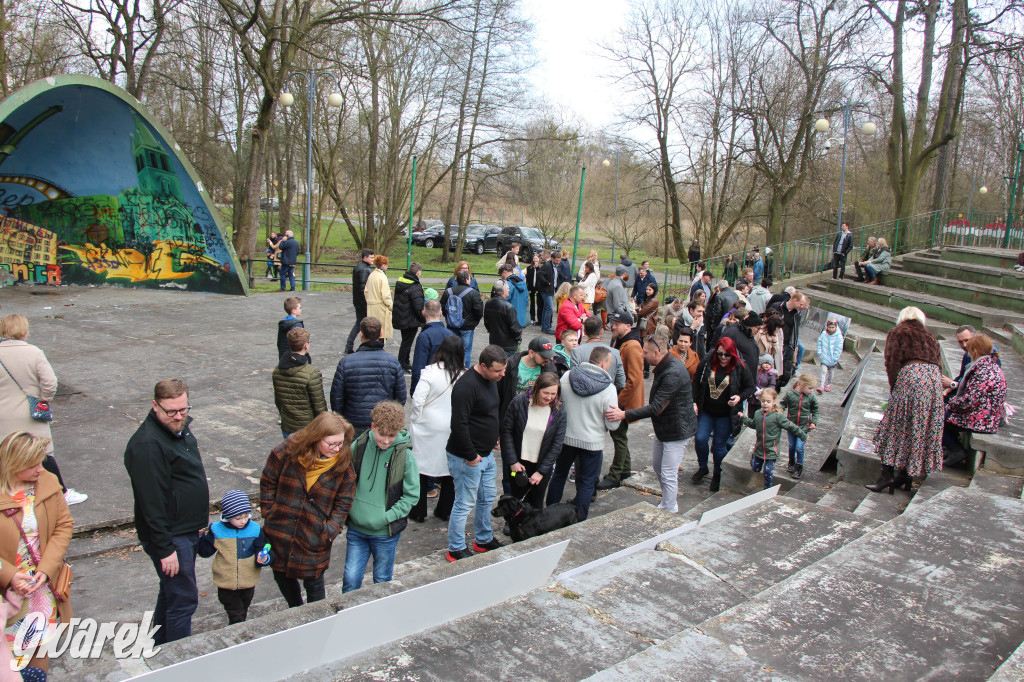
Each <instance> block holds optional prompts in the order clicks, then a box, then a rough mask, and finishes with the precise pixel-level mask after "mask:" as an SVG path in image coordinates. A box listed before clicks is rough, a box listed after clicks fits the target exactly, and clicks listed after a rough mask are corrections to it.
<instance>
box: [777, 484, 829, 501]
mask: <svg viewBox="0 0 1024 682" xmlns="http://www.w3.org/2000/svg"><path fill="white" fill-rule="evenodd" d="M828 491H829V489H828V488H822V487H820V486H816V485H813V484H811V483H807V482H805V481H798V482H797V484H796V485H795V486H793V487H792V488H790V489H789V492H787V493H786V497H792V498H793V499H796V500H803V501H804V502H810V503H812V504H813V503H815V502H818V501H819V500H821V498H823V497H824V496H825V494H826V493H828Z"/></svg>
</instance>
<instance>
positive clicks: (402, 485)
mask: <svg viewBox="0 0 1024 682" xmlns="http://www.w3.org/2000/svg"><path fill="white" fill-rule="evenodd" d="M352 468H353V469H354V470H355V472H356V477H357V479H356V495H355V499H354V500H353V501H352V509H351V510H350V511H349V513H348V525H349V526H350V527H352V528H354V529H356V530H357V531H359V532H360V533H363V534H365V535H388V536H392V537H393V536H395V535H398V534H399V533H401V532H402V531H403V530H405V527H406V525H408V523H409V521H408V518H409V512H410V511H412V508H413V505H415V504H416V502H417V501H418V500H419V499H420V474H419V469H418V467H417V466H416V460H415V459H414V458H413V456H412V451H411V450H410V448H409V432H408V431H406V430H405V429H402V430H401V431H399V432H398V435H397V436H396V437H395V442H394V443H392V444H391V447H389V448H388V449H387V450H380V449H379V448H378V447H377V441H376V440H375V439H374V437H373V431H366V432H364V433H363V434H362V435H361V436H359V438H356V441H355V443H353V444H352Z"/></svg>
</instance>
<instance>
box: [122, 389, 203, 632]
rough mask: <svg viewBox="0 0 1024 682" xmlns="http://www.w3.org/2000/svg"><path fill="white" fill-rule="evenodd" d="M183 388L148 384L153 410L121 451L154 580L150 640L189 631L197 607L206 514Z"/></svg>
mask: <svg viewBox="0 0 1024 682" xmlns="http://www.w3.org/2000/svg"><path fill="white" fill-rule="evenodd" d="M191 409H192V406H191V405H189V404H188V387H187V386H186V385H185V382H184V381H182V380H181V379H165V380H163V381H161V382H158V383H157V385H156V387H155V388H154V389H153V409H152V410H150V411H149V414H148V415H147V416H146V419H145V421H143V422H142V424H141V425H140V426H139V428H138V429H137V430H136V431H135V433H134V434H133V435H132V437H131V439H130V440H129V441H128V446H127V447H126V448H125V451H124V468H125V469H126V470H127V471H128V477H129V478H130V479H131V483H132V493H133V494H134V496H135V531H136V532H137V533H138V535H139V541H140V542H141V543H142V549H143V550H144V551H145V552H146V554H148V555H149V558H150V559H151V560H152V561H153V566H154V567H155V568H156V573H157V577H158V578H159V579H160V592H159V594H158V595H157V599H156V609H155V610H154V613H153V624H154V625H158V626H160V628H159V630H157V632H156V634H155V635H154V637H153V639H154V641H155V642H156V643H157V644H164V643H166V642H173V641H175V640H178V639H183V638H185V637H188V636H189V635H191V634H192V614H193V613H195V611H196V607H198V606H199V589H198V587H197V586H196V548H197V547H198V545H199V531H200V530H201V529H203V528H206V524H207V521H208V520H209V513H210V488H209V486H208V485H207V482H206V471H205V469H204V468H203V459H202V457H201V456H200V455H199V446H198V444H197V443H196V439H195V436H193V435H192V432H191V431H190V430H189V424H191V423H192V418H191V417H189V416H188V413H189V410H191Z"/></svg>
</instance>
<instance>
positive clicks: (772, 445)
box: [743, 410, 807, 461]
mask: <svg viewBox="0 0 1024 682" xmlns="http://www.w3.org/2000/svg"><path fill="white" fill-rule="evenodd" d="M743 425H744V426H749V427H750V428H752V429H754V431H755V432H756V433H757V442H756V443H755V444H754V452H753V455H754V456H755V457H760V458H761V459H765V460H772V461H774V460H777V459H778V458H779V439H780V438H782V431H783V430H786V431H789V432H790V433H792V434H793V435H795V436H796V437H797V438H799V439H800V440H807V432H806V431H804V430H803V429H801V428H800V427H799V426H797V425H796V424H794V423H793V422H791V421H789V420H788V419H786V415H784V414H783V413H782V412H769V413H768V416H767V417H766V416H765V415H764V412H763V411H761V410H758V411H757V412H755V413H754V418H753V419H751V418H750V417H743Z"/></svg>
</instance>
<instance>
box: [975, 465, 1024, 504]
mask: <svg viewBox="0 0 1024 682" xmlns="http://www.w3.org/2000/svg"><path fill="white" fill-rule="evenodd" d="M967 487H968V488H969V489H971V490H978V491H981V492H984V493H991V494H992V495H1002V496H1003V497H1014V498H1017V499H1020V496H1021V491H1022V490H1024V478H1021V477H1020V476H1006V475H1003V474H995V473H992V472H990V471H985V470H979V471H976V472H975V473H974V476H973V477H972V478H971V482H970V484H969V485H968V486H967Z"/></svg>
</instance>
